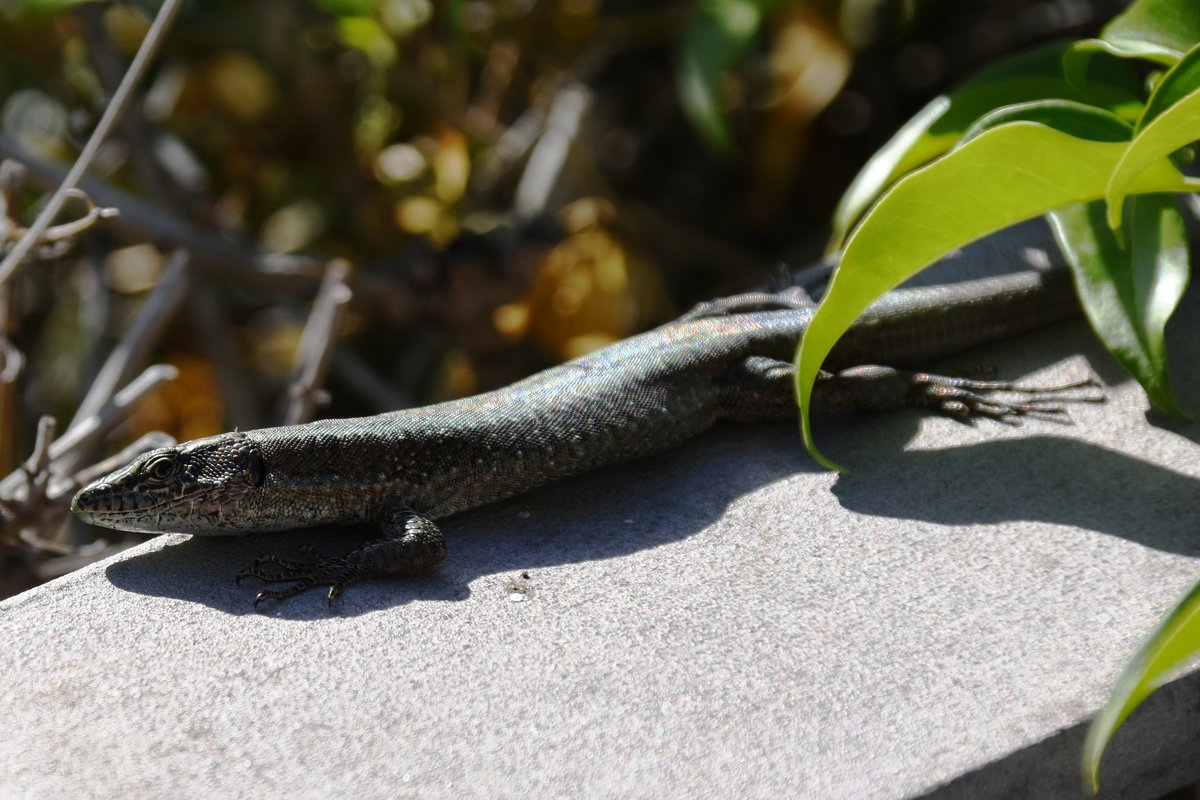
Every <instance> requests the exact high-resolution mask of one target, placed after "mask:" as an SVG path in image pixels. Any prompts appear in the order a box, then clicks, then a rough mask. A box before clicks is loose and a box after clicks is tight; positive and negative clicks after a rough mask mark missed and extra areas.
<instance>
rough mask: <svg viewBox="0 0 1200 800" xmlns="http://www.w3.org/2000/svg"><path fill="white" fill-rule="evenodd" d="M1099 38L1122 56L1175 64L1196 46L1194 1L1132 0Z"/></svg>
mask: <svg viewBox="0 0 1200 800" xmlns="http://www.w3.org/2000/svg"><path fill="white" fill-rule="evenodd" d="M1100 38H1101V39H1102V40H1103V41H1105V42H1107V43H1108V44H1110V45H1111V46H1112V47H1114V48H1116V49H1117V50H1119V51H1121V52H1123V53H1127V54H1130V55H1138V56H1142V57H1144V58H1154V59H1156V60H1160V61H1164V60H1165V61H1168V62H1170V61H1175V60H1178V59H1179V58H1180V57H1182V56H1183V54H1184V53H1186V52H1187V51H1188V50H1191V49H1192V48H1193V47H1194V46H1195V45H1196V44H1198V43H1200V11H1197V8H1196V0H1136V2H1134V3H1132V4H1130V6H1129V8H1127V9H1125V10H1124V11H1122V12H1121V13H1120V14H1118V15H1117V16H1115V17H1113V18H1112V20H1111V21H1110V22H1109V23H1108V24H1107V25H1105V26H1104V30H1102V31H1101V32H1100Z"/></svg>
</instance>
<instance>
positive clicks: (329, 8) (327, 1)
mask: <svg viewBox="0 0 1200 800" xmlns="http://www.w3.org/2000/svg"><path fill="white" fill-rule="evenodd" d="M311 2H312V4H313V5H314V6H316V7H317V8H319V9H321V10H322V11H324V12H325V13H326V14H329V15H331V16H334V17H368V16H370V15H371V12H372V11H374V10H375V2H374V0H311Z"/></svg>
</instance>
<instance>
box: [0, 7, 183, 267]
mask: <svg viewBox="0 0 1200 800" xmlns="http://www.w3.org/2000/svg"><path fill="white" fill-rule="evenodd" d="M182 6H183V0H164V2H163V4H162V7H161V8H159V10H158V16H156V17H155V18H154V22H153V23H151V25H150V29H149V30H148V31H146V37H145V38H144V39H142V44H141V47H139V48H138V51H137V54H136V55H134V57H133V61H132V62H131V63H130V65H129V69H128V70H127V71H126V73H125V77H124V78H123V79H122V80H121V85H120V86H118V87H117V91H116V92H114V93H113V96H112V99H111V100H110V101H109V103H108V105H107V106H106V107H105V109H104V114H103V115H102V116H101V117H100V121H99V122H98V123H97V124H96V129H95V130H94V131H92V136H91V138H90V139H88V142H87V144H86V145H84V147H83V151H82V152H80V154H79V158H77V159H76V160H75V164H74V165H73V166H72V167H71V170H70V171H69V172H68V173H67V177H66V178H65V179H63V182H62V185H61V186H59V187H58V191H56V192H55V193H54V195H53V196H52V197H51V198H50V202H48V203H47V204H46V207H45V208H43V209H42V213H40V214H38V217H37V219H36V220H34V223H33V224H32V225H30V226H29V230H27V231H25V235H24V236H22V237H21V239H20V241H18V242H17V244H16V245H15V246H14V247H13V249H12V250H10V251H9V253H8V255H7V256H5V258H4V261H3V262H0V286H3V285H4V284H5V283H7V282H8V280H9V279H10V278H11V277H12V276H13V274H14V273H15V272H16V271H17V268H18V267H19V266H20V265H21V262H23V261H24V260H25V257H26V256H27V255H29V251H30V250H31V249H32V248H33V246H34V245H35V244H37V243H38V242H39V241H40V240H41V237H42V235H43V234H44V233H45V232H46V229H47V228H49V227H50V223H51V222H53V221H54V218H55V217H57V216H58V213H59V212H60V211H61V210H62V207H63V204H64V203H65V202H66V200H67V193H68V192H69V191H70V190H71V189H74V188H75V187H76V186H78V185H79V179H80V178H82V177H83V174H84V173H85V172H87V170H88V168H89V167H90V166H91V165H92V160H93V159H94V158H95V157H96V153H97V152H98V151H99V149H100V145H101V144H103V143H104V140H105V139H106V138H107V137H108V133H109V131H110V130H111V129H112V126H113V123H114V122H116V121H117V119H118V118H119V117H120V116H121V114H122V113H123V112H124V111H125V107H126V106H127V105H128V103H129V98H130V96H131V95H132V94H133V88H134V87H135V86H136V85H137V84H138V83H139V82H140V81H141V78H142V73H143V72H145V70H146V67H147V66H148V65H149V64H150V61H151V60H152V59H153V58H154V54H155V53H156V52H157V50H158V47H159V45H160V44H161V43H162V40H163V38H164V34H165V33H166V32H167V30H169V29H170V27H171V22H172V21H173V20H174V19H175V15H176V14H177V13H178V11H179V9H180V8H181V7H182Z"/></svg>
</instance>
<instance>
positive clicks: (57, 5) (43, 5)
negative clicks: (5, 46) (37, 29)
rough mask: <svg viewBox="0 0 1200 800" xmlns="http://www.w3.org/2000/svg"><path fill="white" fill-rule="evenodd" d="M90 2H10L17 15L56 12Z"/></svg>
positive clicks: (75, 0) (28, 0) (61, 0)
mask: <svg viewBox="0 0 1200 800" xmlns="http://www.w3.org/2000/svg"><path fill="white" fill-rule="evenodd" d="M90 2H94V0H16V2H14V3H13V4H12V10H13V12H14V13H15V14H19V15H25V14H30V15H36V14H57V13H58V12H60V11H66V10H67V9H69V8H74V7H75V6H81V5H83V4H84V3H90ZM0 11H3V6H0Z"/></svg>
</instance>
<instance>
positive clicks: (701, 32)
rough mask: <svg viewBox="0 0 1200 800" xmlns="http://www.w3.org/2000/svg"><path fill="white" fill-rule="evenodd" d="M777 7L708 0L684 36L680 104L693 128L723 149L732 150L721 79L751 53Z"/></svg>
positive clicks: (759, 0) (758, 1) (747, 0)
mask: <svg viewBox="0 0 1200 800" xmlns="http://www.w3.org/2000/svg"><path fill="white" fill-rule="evenodd" d="M771 2H772V0H702V2H701V3H700V5H699V6H698V7H697V8H696V11H695V13H694V14H693V15H692V19H691V21H690V23H689V24H688V29H687V31H686V33H685V34H684V39H683V45H682V46H681V47H680V50H679V66H678V69H677V72H676V81H677V84H678V91H679V99H680V102H681V103H682V104H683V110H684V112H685V113H686V114H687V115H688V118H689V119H690V120H691V122H692V126H693V127H695V128H696V130H697V131H698V132H699V133H700V134H701V135H702V136H703V137H704V139H705V140H706V141H707V142H708V143H709V144H710V145H711V146H713V147H715V148H717V149H718V150H727V149H728V148H729V130H728V129H727V128H726V126H725V118H724V116H723V115H722V114H721V103H720V89H721V86H720V84H721V74H722V73H723V72H724V71H725V70H727V69H729V68H730V67H731V66H733V65H734V64H735V63H736V62H737V60H738V59H740V58H741V57H742V56H743V55H744V54H745V52H746V50H747V48H748V47H749V46H750V42H751V41H753V39H754V37H755V35H756V34H757V33H758V29H759V27H760V26H761V25H762V18H763V13H764V11H765V10H766V9H767V7H768V6H769V5H770V4H771Z"/></svg>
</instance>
